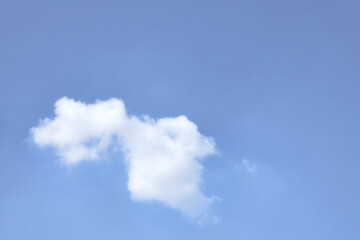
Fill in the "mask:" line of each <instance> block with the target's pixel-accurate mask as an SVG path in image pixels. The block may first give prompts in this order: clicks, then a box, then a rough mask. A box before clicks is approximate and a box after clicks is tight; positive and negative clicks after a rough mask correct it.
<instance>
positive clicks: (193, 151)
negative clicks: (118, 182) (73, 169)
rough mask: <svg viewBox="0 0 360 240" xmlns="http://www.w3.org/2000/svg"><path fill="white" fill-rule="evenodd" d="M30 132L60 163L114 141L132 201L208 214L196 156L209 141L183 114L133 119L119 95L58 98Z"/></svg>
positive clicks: (95, 155)
mask: <svg viewBox="0 0 360 240" xmlns="http://www.w3.org/2000/svg"><path fill="white" fill-rule="evenodd" d="M31 133H32V137H33V140H34V142H35V143H36V144H37V145H39V146H41V147H46V146H51V147H53V148H55V149H56V152H57V154H58V155H59V157H60V160H61V162H62V163H63V164H66V165H74V164H77V163H79V162H82V161H91V160H97V159H101V153H102V152H104V151H106V150H107V149H108V148H109V146H110V144H112V143H114V141H115V144H117V145H119V146H120V147H121V149H122V150H123V152H124V155H125V159H126V164H127V171H128V185H127V186H128V189H129V191H130V193H131V198H132V199H133V200H135V201H144V200H145V201H149V200H150V201H151V200H155V201H159V202H162V203H164V204H166V205H167V206H169V207H171V208H174V209H178V210H180V211H181V212H182V213H184V214H185V215H186V216H188V217H191V218H197V219H202V218H204V216H206V215H208V210H209V207H210V204H211V203H212V202H213V199H212V198H210V197H207V196H205V195H204V194H203V193H202V191H201V189H200V186H201V182H202V177H201V176H202V172H203V165H202V163H201V159H203V158H204V157H206V156H208V155H211V154H214V153H216V151H215V143H214V140H213V139H212V138H210V137H206V136H204V135H202V134H200V133H199V131H198V129H197V126H196V125H195V124H194V123H193V122H191V121H189V120H188V119H187V117H186V116H179V117H175V118H160V119H157V120H155V119H153V118H151V117H149V116H145V117H143V118H139V117H136V116H129V115H127V113H126V109H125V105H124V103H123V102H122V101H121V100H119V99H109V100H107V101H96V102H95V103H94V104H85V103H82V102H79V101H75V100H73V99H69V98H67V97H63V98H61V99H59V100H58V101H57V102H56V103H55V118H53V119H49V118H45V119H43V120H41V121H40V124H39V126H37V127H34V128H32V129H31Z"/></svg>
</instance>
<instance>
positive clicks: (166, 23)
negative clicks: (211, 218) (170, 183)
mask: <svg viewBox="0 0 360 240" xmlns="http://www.w3.org/2000/svg"><path fill="white" fill-rule="evenodd" d="M359 12H360V4H359V2H358V1H349V0H341V1H340V0H339V1H284V0H283V1H279V0H274V1H264V0H248V1H108V0H102V1H93V0H90V1H79V0H62V1H38V0H33V1H24V0H22V1H17V0H11V1H10V0H0V134H1V135H0V239H3V240H17V239H19V240H20V239H36V240H42V239H44V240H45V239H54V240H57V239H86V240H92V239H107V240H113V239H114V240H115V239H129V240H131V239H159V240H160V239H243V240H253V239H254V240H255V239H256V240H262V239H264V240H272V239H274V240H281V239H284V240H288V239H291V240H297V239H299V240H304V239H316V240H319V239H326V240H332V239H333V240H339V239H346V240H356V239H360V230H359V229H360V225H359V224H360V220H359V219H360V207H359V202H360V187H359V184H360V175H359V173H358V171H359V167H360V162H359V160H360V159H359V158H360V146H359V145H360V124H359V123H360V108H359V103H360V68H359V63H360V45H359V42H360V30H359V26H360V15H359ZM63 96H68V97H70V98H74V99H76V100H80V101H83V102H87V103H93V102H94V101H95V100H96V99H102V100H106V99H108V98H111V97H115V98H120V99H122V100H123V101H124V102H125V104H126V107H127V110H128V112H129V113H130V114H133V115H142V114H149V115H151V116H152V117H155V118H161V117H175V116H178V115H186V116H187V117H188V118H189V119H190V120H191V121H193V122H195V123H196V124H197V126H198V127H199V131H200V132H201V133H203V134H204V135H206V136H212V137H213V138H214V139H215V142H216V146H217V149H218V151H219V152H220V154H221V155H220V156H212V157H209V158H206V159H205V161H204V168H205V171H204V175H203V181H204V182H203V192H204V193H205V194H206V195H208V196H211V195H216V196H218V197H219V198H221V201H218V202H216V203H214V204H213V205H212V211H213V212H214V213H215V214H216V216H217V217H218V218H219V219H220V221H219V222H217V223H216V224H205V225H199V224H196V223H194V222H191V221H188V220H187V219H184V218H183V217H182V216H181V214H180V213H179V212H178V211H176V210H173V209H170V208H168V207H166V206H164V205H163V204H161V203H156V202H154V203H144V202H134V201H132V200H131V198H130V194H129V192H128V190H127V189H126V182H127V175H126V171H125V166H124V162H123V156H122V154H120V153H119V154H117V153H114V154H112V155H110V156H108V158H107V159H104V161H99V162H84V163H81V164H79V165H77V166H75V167H73V168H67V167H65V166H61V165H60V164H59V163H58V161H57V156H56V154H55V153H54V151H53V150H52V149H40V148H39V147H37V146H36V145H35V144H34V143H32V141H31V138H30V137H29V129H30V128H31V127H34V126H36V125H37V124H38V121H39V119H41V118H44V117H53V116H54V115H53V110H54V107H53V104H54V102H55V101H56V100H58V99H59V98H61V97H63ZM244 159H247V161H246V163H248V164H243V163H244V162H243V160H244ZM249 164H250V165H251V166H253V167H254V166H256V171H251V169H250V171H249V169H247V168H246V166H245V165H249Z"/></svg>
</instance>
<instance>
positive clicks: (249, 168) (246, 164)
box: [235, 159, 257, 174]
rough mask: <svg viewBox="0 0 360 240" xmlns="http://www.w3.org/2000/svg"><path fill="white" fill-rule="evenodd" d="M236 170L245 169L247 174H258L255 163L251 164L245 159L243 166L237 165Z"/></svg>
mask: <svg viewBox="0 0 360 240" xmlns="http://www.w3.org/2000/svg"><path fill="white" fill-rule="evenodd" d="M235 168H236V169H245V170H246V171H247V172H249V173H252V174H255V173H257V166H256V164H255V163H251V162H250V161H249V160H247V159H243V160H242V162H241V164H236V165H235Z"/></svg>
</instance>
